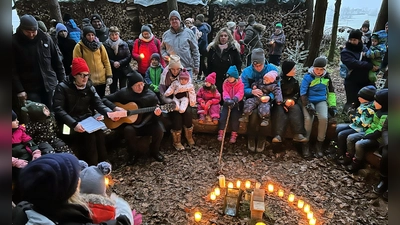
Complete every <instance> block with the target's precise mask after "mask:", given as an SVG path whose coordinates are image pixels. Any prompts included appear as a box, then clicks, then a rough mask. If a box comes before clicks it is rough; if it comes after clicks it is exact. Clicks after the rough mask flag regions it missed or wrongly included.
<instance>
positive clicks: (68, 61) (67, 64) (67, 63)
mask: <svg viewBox="0 0 400 225" xmlns="http://www.w3.org/2000/svg"><path fill="white" fill-rule="evenodd" d="M57 42H58V48H59V49H60V51H61V53H62V62H63V65H64V69H65V74H67V75H68V74H70V73H71V65H72V52H73V51H74V48H75V45H76V42H75V41H74V40H72V39H70V38H69V37H67V38H63V37H60V36H57Z"/></svg>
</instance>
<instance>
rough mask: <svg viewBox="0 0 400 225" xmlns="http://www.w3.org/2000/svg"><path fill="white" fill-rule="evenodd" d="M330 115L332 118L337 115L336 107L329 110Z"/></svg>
mask: <svg viewBox="0 0 400 225" xmlns="http://www.w3.org/2000/svg"><path fill="white" fill-rule="evenodd" d="M328 112H329V115H331V116H332V117H335V116H336V115H337V112H338V111H337V109H336V107H329V109H328Z"/></svg>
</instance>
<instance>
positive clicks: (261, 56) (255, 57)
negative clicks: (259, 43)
mask: <svg viewBox="0 0 400 225" xmlns="http://www.w3.org/2000/svg"><path fill="white" fill-rule="evenodd" d="M251 62H252V63H254V64H264V63H265V52H264V49H262V48H255V49H253V51H251Z"/></svg>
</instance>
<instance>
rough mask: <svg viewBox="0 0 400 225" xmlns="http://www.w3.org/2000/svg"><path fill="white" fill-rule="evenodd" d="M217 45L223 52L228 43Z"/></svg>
mask: <svg viewBox="0 0 400 225" xmlns="http://www.w3.org/2000/svg"><path fill="white" fill-rule="evenodd" d="M218 47H219V49H220V50H221V52H223V51H224V50H225V49H226V48H228V43H226V44H223V45H218Z"/></svg>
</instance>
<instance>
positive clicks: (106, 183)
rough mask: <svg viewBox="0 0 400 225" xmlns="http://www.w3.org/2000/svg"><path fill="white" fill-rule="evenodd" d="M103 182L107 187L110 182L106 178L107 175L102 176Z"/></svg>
mask: <svg viewBox="0 0 400 225" xmlns="http://www.w3.org/2000/svg"><path fill="white" fill-rule="evenodd" d="M104 184H105V185H106V187H108V185H109V184H110V180H109V179H108V177H105V178H104Z"/></svg>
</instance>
